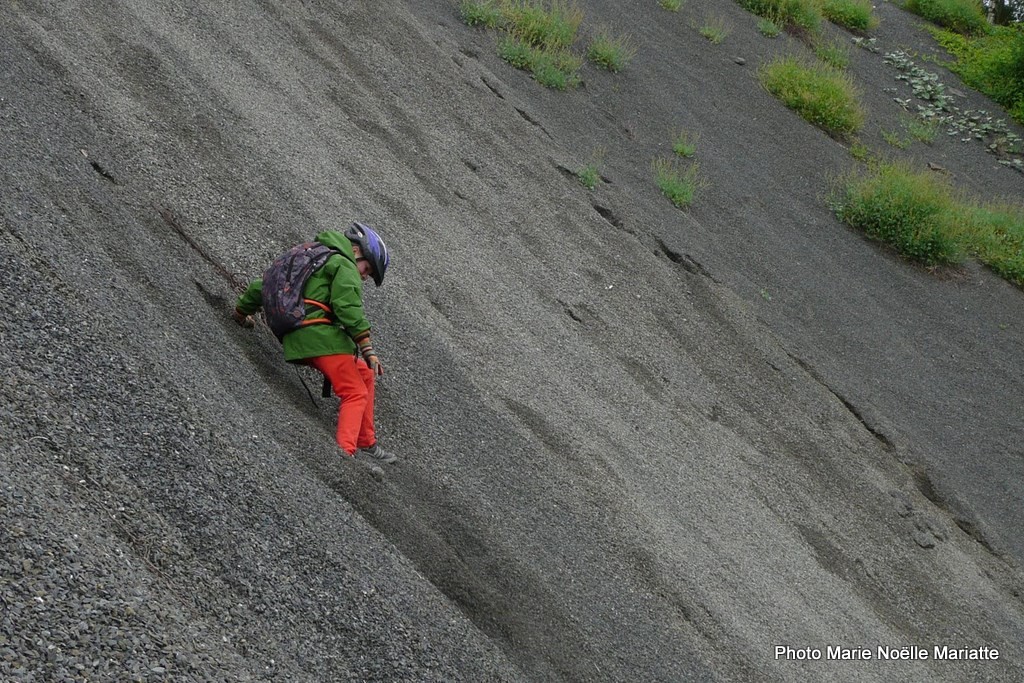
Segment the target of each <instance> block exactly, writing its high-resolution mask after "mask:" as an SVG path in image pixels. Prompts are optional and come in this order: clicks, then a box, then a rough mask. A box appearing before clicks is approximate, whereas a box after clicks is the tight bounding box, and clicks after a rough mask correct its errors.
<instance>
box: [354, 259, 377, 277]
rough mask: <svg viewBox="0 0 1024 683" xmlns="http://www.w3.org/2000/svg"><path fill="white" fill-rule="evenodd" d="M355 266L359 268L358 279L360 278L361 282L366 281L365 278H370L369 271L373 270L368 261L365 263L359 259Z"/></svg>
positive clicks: (364, 260)
mask: <svg viewBox="0 0 1024 683" xmlns="http://www.w3.org/2000/svg"><path fill="white" fill-rule="evenodd" d="M356 266H358V267H359V277H360V278H362V279H363V280H366V278H368V277H370V274H371V271H372V270H373V268H372V267H371V266H370V262H369V261H367V260H366V259H364V258H360V259H359V260H358V261H356Z"/></svg>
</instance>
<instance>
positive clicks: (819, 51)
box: [814, 41, 850, 69]
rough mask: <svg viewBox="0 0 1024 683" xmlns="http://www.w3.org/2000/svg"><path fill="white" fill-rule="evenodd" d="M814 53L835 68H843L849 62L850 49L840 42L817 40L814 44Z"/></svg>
mask: <svg viewBox="0 0 1024 683" xmlns="http://www.w3.org/2000/svg"><path fill="white" fill-rule="evenodd" d="M814 54H815V55H817V57H818V59H820V60H821V61H823V62H825V63H826V64H828V65H829V66H831V67H833V68H835V69H845V68H846V67H847V66H849V64H850V51H849V50H848V49H847V47H846V46H845V45H841V44H840V43H836V42H825V41H818V42H816V43H815V44H814Z"/></svg>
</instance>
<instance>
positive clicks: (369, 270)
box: [352, 245, 373, 282]
mask: <svg viewBox="0 0 1024 683" xmlns="http://www.w3.org/2000/svg"><path fill="white" fill-rule="evenodd" d="M352 252H353V253H354V254H355V256H356V267H357V268H358V269H359V277H360V278H361V279H362V280H363V281H364V282H365V281H366V278H368V277H370V275H372V274H373V266H371V265H370V262H369V261H367V260H366V258H365V257H364V256H363V250H362V249H360V248H359V247H357V246H356V245H352Z"/></svg>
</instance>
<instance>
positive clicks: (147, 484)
mask: <svg viewBox="0 0 1024 683" xmlns="http://www.w3.org/2000/svg"><path fill="white" fill-rule="evenodd" d="M197 5H198V6H197V7H189V8H183V7H181V6H179V5H178V4H175V3H165V2H157V3H152V2H147V3H139V2H131V1H127V0H125V1H123V2H111V3H105V4H104V5H103V6H102V7H97V6H89V7H67V6H65V4H62V3H48V2H35V1H29V2H25V1H23V0H19V2H18V3H16V4H14V5H12V6H11V8H10V10H9V11H8V12H6V13H5V14H4V15H3V16H2V18H0V29H2V30H0V54H2V59H0V70H2V71H0V84H2V85H0V126H2V132H3V135H2V137H0V154H2V158H3V159H4V161H5V163H4V165H3V171H2V173H3V181H2V182H3V188H4V192H3V201H2V205H0V216H2V220H3V231H2V233H0V244H2V251H0V253H2V255H3V259H4V262H3V272H4V273H5V277H4V278H3V280H2V282H3V285H2V286H3V294H4V296H3V302H4V303H3V307H4V315H3V316H0V339H2V340H3V345H4V349H5V353H4V355H3V357H2V363H3V368H2V369H3V375H2V376H3V377H4V380H3V384H2V385H0V386H2V391H3V410H4V413H3V415H2V422H0V424H2V425H3V431H4V439H3V441H4V444H5V447H4V449H3V451H2V452H3V455H2V457H3V462H2V468H3V470H2V471H3V472H4V483H3V489H2V495H3V498H2V500H3V514H4V517H5V524H4V532H3V536H0V543H2V545H3V553H2V558H3V559H2V560H0V562H2V563H3V564H0V570H2V576H3V577H4V582H3V586H2V591H3V592H2V594H0V598H2V600H3V603H4V604H5V612H4V616H3V622H2V623H3V631H2V632H0V635H2V637H3V640H2V641H0V675H2V676H3V677H4V678H12V679H14V680H30V679H31V677H32V676H33V675H34V676H35V677H36V678H37V679H38V678H43V679H46V678H57V674H59V673H60V672H61V671H66V672H68V673H69V675H73V676H81V677H89V678H91V679H93V680H96V679H100V680H103V679H105V680H119V679H121V678H123V677H124V676H125V674H126V673H128V674H137V675H138V677H140V678H150V679H154V680H158V679H163V678H167V679H170V680H190V679H195V680H204V679H211V680H218V679H219V680H282V681H284V680H288V681H292V680H343V679H346V678H348V679H351V680H417V681H418V680H515V679H523V680H630V679H634V678H638V677H639V678H643V679H644V680H680V679H683V680H689V679H698V680H744V679H745V680H795V679H798V678H800V679H802V678H806V677H808V676H810V677H812V678H814V679H816V680H818V679H820V680H843V681H850V680H965V679H983V678H987V679H991V680H1018V679H1019V678H1020V677H1021V676H1022V675H1024V671H1022V666H1021V664H1020V662H1021V661H1024V660H1022V655H1024V647H1022V645H1021V643H1020V639H1019V633H1020V632H1021V628H1022V622H1024V610H1022V605H1021V600H1020V593H1019V591H1020V586H1021V574H1020V571H1019V569H1018V568H1017V566H1016V564H1015V561H1014V559H1013V553H1014V552H1017V550H1019V549H1016V548H1015V547H1014V546H1013V545H1012V543H1013V542H1014V539H1013V537H1012V536H1010V535H1009V534H1007V533H1006V530H1007V529H1012V528H1014V525H1015V523H1016V520H1017V519H1018V516H1019V514H1020V511H1019V509H1018V508H1017V507H1016V505H1015V500H1013V499H1010V500H1007V497H1006V495H1005V493H1003V492H1007V491H1009V492H1012V491H1019V490H1020V481H1021V477H1020V474H1021V473H1020V471H1019V467H1020V460H1019V454H1016V455H1015V454H1014V452H1013V450H1012V449H1013V448H1019V444H1020V443H1021V442H1022V441H1021V438H1020V437H1021V434H1020V429H1021V427H1020V424H1019V420H1015V419H1014V417H1015V416H1019V411H1018V408H1017V406H1019V403H1017V402H1016V401H1017V397H1019V396H1020V389H1021V387H1020V377H1019V373H1017V374H1014V368H1017V367H1019V366H1020V362H1021V360H1022V356H1024V349H1022V345H1021V337H1020V329H1021V328H1020V325H1021V323H1022V322H1024V306H1022V303H1021V296H1020V292H1019V291H1018V290H1015V289H1013V288H1011V287H1009V286H1007V285H1005V283H1002V282H1000V281H998V280H996V279H995V278H994V277H992V276H991V275H990V274H988V273H986V272H984V271H982V270H980V269H971V271H970V272H969V273H968V274H966V275H965V276H963V277H960V278H941V277H936V276H934V275H932V274H929V273H925V272H919V271H917V270H915V269H913V268H911V267H909V266H907V265H906V264H904V263H902V262H900V261H898V260H896V259H894V258H891V257H889V256H888V255H887V254H886V253H885V252H884V251H883V250H881V249H879V248H877V247H876V246H874V245H871V244H869V243H867V242H866V241H864V240H863V239H862V238H861V237H860V236H858V235H856V234H853V233H851V232H850V231H847V230H845V229H844V228H841V227H840V226H839V225H838V224H837V223H836V222H835V220H834V219H833V218H832V217H831V215H830V213H829V212H828V209H827V207H826V206H824V204H823V202H822V201H821V195H822V194H823V190H824V183H823V179H824V178H825V177H826V176H827V175H828V174H830V173H832V172H836V171H840V170H842V169H843V168H845V167H846V166H847V165H848V164H849V163H850V160H849V156H848V154H847V153H846V151H845V150H844V149H843V148H842V146H840V145H838V143H836V142H834V141H832V140H830V139H829V138H827V137H826V136H824V135H823V134H821V133H820V132H818V131H816V130H815V129H813V128H810V127H808V126H806V125H805V124H803V123H802V122H801V121H800V120H799V119H798V118H796V117H795V116H794V115H792V114H790V113H789V112H787V111H786V110H784V109H783V108H782V107H781V106H780V105H778V103H776V102H775V101H774V100H772V99H771V98H770V97H769V96H768V95H767V94H766V93H764V92H763V91H761V90H760V89H759V87H758V86H757V83H756V80H755V77H754V74H753V69H752V67H753V65H754V64H756V62H757V61H758V60H759V59H760V58H762V57H763V56H764V55H766V54H768V53H770V52H772V51H775V50H779V49H801V48H800V46H799V45H797V44H795V43H793V44H789V45H788V46H787V44H786V43H785V42H779V43H769V42H766V41H759V40H758V36H757V34H756V32H755V31H754V28H753V23H752V21H750V19H749V15H746V14H745V13H743V12H742V11H741V10H739V8H738V7H735V6H734V5H733V4H732V3H727V4H725V5H719V4H717V3H716V4H713V3H699V2H693V3H691V5H689V6H688V7H687V12H688V13H689V14H684V15H671V14H669V13H665V12H662V11H661V10H659V9H658V8H657V4H656V3H654V2H652V3H650V5H651V7H649V8H648V7H646V6H645V7H644V8H642V9H639V10H636V11H632V12H630V13H629V15H628V16H624V13H623V12H622V10H621V8H620V6H619V4H618V3H603V2H588V3H585V5H584V6H585V8H586V10H587V13H588V22H591V21H592V22H594V24H595V25H596V24H597V23H599V22H601V21H604V22H608V23H614V24H615V25H616V26H621V27H622V28H623V29H624V30H629V31H631V32H633V33H634V34H636V35H638V36H643V42H642V46H643V47H642V49H641V51H640V52H639V53H638V55H637V57H636V59H635V61H634V64H633V65H632V66H631V68H630V69H629V70H627V71H626V72H625V73H623V74H621V75H618V76H611V75H604V74H598V73H592V72H587V74H586V76H585V77H586V87H585V88H584V89H581V90H578V91H575V92H571V93H553V92H548V91H543V90H541V89H540V88H539V87H538V86H536V85H535V84H534V83H532V82H531V81H529V80H528V79H527V78H526V77H525V76H524V75H523V74H521V73H520V72H516V71H514V70H511V69H510V68H509V67H507V66H506V65H504V64H503V63H501V62H500V61H499V60H498V59H497V58H496V57H495V56H494V55H493V36H492V35H490V34H487V33H482V32H478V31H473V30H471V29H468V28H466V27H464V26H462V25H461V24H459V22H458V20H457V16H456V14H455V11H454V9H453V7H452V5H451V4H449V3H448V2H442V1H438V2H410V3H404V4H400V5H397V6H391V4H389V3H372V4H371V3H366V4H362V3H304V4H302V5H300V6H294V5H287V4H284V3H274V2H268V1H256V2H242V3H233V4H231V5H230V6H229V7H222V6H221V3H197ZM703 11H708V12H710V11H714V12H720V13H722V14H724V15H726V16H727V17H728V19H729V21H730V22H731V23H732V25H733V27H734V33H733V36H732V38H731V39H730V40H731V41H735V42H734V43H733V45H737V46H742V47H743V49H744V54H743V55H741V56H744V57H745V58H746V60H747V63H748V65H749V66H745V67H744V66H740V65H738V64H736V62H735V61H734V60H733V57H734V56H735V55H734V54H733V52H734V51H726V50H727V49H728V47H729V43H728V42H727V43H726V44H724V45H723V46H720V47H719V48H713V47H712V46H710V45H709V44H707V43H706V42H704V41H703V39H702V38H700V36H699V35H698V34H697V33H696V31H694V30H693V28H692V26H691V23H689V22H692V21H699V18H700V17H701V14H700V12H703ZM880 11H882V12H884V13H885V15H884V20H885V22H886V24H883V26H896V27H899V28H888V29H886V30H890V31H893V33H892V34H891V35H892V36H898V35H903V34H906V35H909V34H910V32H911V29H912V24H913V22H912V21H910V20H909V18H908V17H906V16H905V15H902V14H900V13H899V12H898V11H896V10H895V9H894V8H891V7H889V6H885V7H882V8H880ZM880 31H881V29H880ZM737 49H738V48H737ZM855 62H856V64H855V66H854V69H855V70H856V73H857V74H858V77H860V78H861V79H862V80H863V81H865V82H867V83H872V84H877V83H878V81H879V80H880V79H883V78H887V76H886V75H885V74H886V72H885V67H884V65H883V64H882V63H881V60H880V58H879V57H878V56H876V55H871V54H869V53H864V54H863V55H860V54H857V55H855ZM888 77H891V76H888ZM889 85H890V84H889V83H888V82H886V83H885V85H884V86H878V85H874V86H872V87H875V88H877V89H878V91H879V92H874V91H872V92H874V95H873V97H871V98H870V102H871V103H872V106H873V109H872V111H873V112H874V114H873V115H874V116H877V117H879V119H878V120H884V119H883V118H882V117H884V116H894V115H895V112H892V113H890V114H887V113H886V111H887V110H886V109H885V108H884V107H886V106H889V100H891V97H889V96H888V95H886V94H884V93H882V92H881V88H882V87H889ZM678 127H685V128H690V129H693V130H695V131H697V132H699V133H700V135H701V157H700V159H701V163H702V168H703V169H704V173H705V174H706V177H707V178H708V180H709V186H708V188H707V190H706V192H705V194H704V195H702V197H701V199H700V200H699V201H698V203H697V204H696V205H695V207H694V208H693V209H692V210H691V211H690V212H688V213H683V212H679V211H677V210H675V209H673V208H672V207H671V206H670V205H669V204H668V203H667V202H666V201H664V199H663V198H661V197H660V196H659V195H658V194H657V190H656V188H654V187H653V186H652V184H651V182H650V180H649V176H650V171H649V164H650V159H651V158H652V157H653V156H654V155H655V154H657V153H663V152H665V151H667V148H668V145H669V144H670V140H671V135H672V133H673V132H674V130H675V129H676V128H678ZM598 146H600V147H603V148H605V149H606V155H605V159H606V167H605V168H603V169H602V171H603V173H604V174H605V175H606V177H607V179H608V180H609V181H610V182H608V183H606V184H604V185H602V187H601V188H600V189H599V190H598V191H597V192H596V193H594V194H591V193H588V192H587V191H585V190H584V189H583V188H582V187H581V186H579V184H578V183H577V182H576V181H575V180H574V179H573V178H570V177H567V175H569V174H570V173H569V172H571V171H572V170H574V169H575V168H576V167H577V166H578V165H580V164H581V163H582V162H583V161H584V160H585V159H586V158H587V157H588V156H589V155H590V154H591V153H592V152H593V150H594V149H595V148H596V147H598ZM937 149H938V151H936V152H934V153H936V154H942V155H943V157H942V160H941V163H943V164H944V165H946V166H947V167H949V168H951V169H954V171H955V172H956V173H957V177H958V178H963V179H964V180H965V182H969V183H971V184H973V185H974V186H976V187H977V188H978V189H979V191H985V192H988V191H991V189H992V188H994V187H1006V188H1009V189H1010V190H1013V189H1014V188H1017V187H1019V186H1020V182H1021V181H1020V176H1019V175H1015V174H1014V173H1013V172H1012V171H1009V170H1007V169H1003V168H999V167H994V168H993V166H994V165H993V164H992V163H991V160H990V159H988V158H987V157H985V156H984V154H983V153H979V155H978V156H977V157H970V156H969V155H968V154H964V153H963V152H961V151H960V150H959V149H957V150H955V151H954V150H952V149H950V150H945V149H944V148H937ZM911 153H913V150H912V151H911ZM956 164H962V165H961V166H957V165H956ZM988 174H991V175H988ZM353 218H359V219H363V220H366V221H367V222H369V223H371V224H374V225H377V226H378V227H380V228H381V230H382V231H383V232H384V233H385V235H386V236H387V238H388V242H389V245H390V246H391V247H392V249H393V250H394V253H395V263H394V268H393V270H392V271H390V272H389V275H388V282H387V285H386V286H385V287H384V288H382V289H380V290H375V291H370V292H367V298H368V308H369V310H370V314H371V319H372V320H373V321H374V322H375V338H376V339H377V343H376V345H377V346H378V348H379V350H380V352H381V354H382V357H383V360H384V362H385V364H386V366H387V369H388V375H387V376H386V377H385V378H384V379H383V381H382V382H381V385H380V389H379V392H380V396H379V414H380V423H381V433H382V438H383V439H384V440H385V441H386V443H387V444H388V445H389V446H391V447H392V448H394V450H395V451H396V452H398V453H399V454H400V455H401V457H402V461H401V462H400V464H398V465H397V466H395V467H393V468H392V469H390V470H389V472H388V474H387V475H386V477H385V479H384V480H383V481H377V480H375V479H374V478H373V477H371V476H370V475H369V473H368V472H367V471H366V470H365V469H362V468H360V467H358V466H355V465H353V464H352V463H349V462H344V461H341V460H340V459H339V457H338V454H337V451H336V449H335V448H334V447H333V444H332V443H331V434H332V431H333V412H334V409H335V406H334V405H333V403H332V402H330V401H323V402H319V403H317V404H313V403H311V402H310V400H309V398H308V397H307V395H306V389H304V387H303V383H302V381H300V380H301V379H304V380H305V381H306V383H307V384H309V385H310V386H313V385H314V383H315V377H313V376H312V375H310V374H309V373H306V372H305V371H302V372H298V371H296V370H294V369H292V368H288V367H286V366H284V364H283V363H282V362H281V360H280V352H279V349H278V347H277V343H276V341H274V340H273V338H272V337H271V336H270V334H269V333H268V332H267V330H266V329H265V328H262V327H260V328H258V329H257V330H256V331H254V332H248V331H243V330H241V329H239V328H237V327H236V326H234V324H233V323H231V322H230V320H229V319H228V318H227V313H228V311H229V310H230V305H231V301H232V299H233V297H234V295H235V293H236V291H237V287H238V286H239V285H240V284H241V283H242V282H243V281H244V280H245V279H246V278H248V277H252V276H255V275H256V274H258V273H259V272H260V269H261V268H262V267H263V266H264V265H265V264H266V262H267V261H268V260H269V259H270V258H272V257H273V256H274V255H275V254H276V253H278V252H279V251H280V250H281V249H282V248H284V247H286V246H288V245H289V244H290V243H292V242H294V241H295V240H297V239H300V238H306V237H308V236H309V235H310V234H311V233H313V232H315V231H316V230H319V229H322V228H324V227H330V226H338V225H341V224H344V223H345V222H347V221H349V220H351V219H353ZM762 293H764V294H765V295H767V296H762ZM769 299H770V300H769ZM1000 325H1005V326H1006V329H1005V330H1004V329H1002V328H1000V327H999V326H1000ZM1003 332H1005V334H1003ZM880 339H884V340H885V341H886V343H885V344H884V345H883V344H880V343H879V341H878V340H880ZM951 356H955V358H952V357H951ZM982 368H983V369H984V374H981V373H980V372H979V369H982ZM958 399H959V400H958ZM1015 411H1017V412H1015ZM943 420H946V421H945V422H944V421H943ZM947 424H948V425H949V426H948V427H947V426H946V425H947ZM960 463H970V464H971V467H970V468H966V467H964V466H963V465H962V464H960ZM1013 467H1016V468H1018V469H1016V470H1014V469H1012V468H1013ZM996 482H998V483H999V484H1000V485H1002V486H1004V487H1006V488H1004V489H1003V490H1002V492H1001V491H1000V490H999V489H998V488H997V487H996ZM955 506H962V507H963V509H962V510H961V509H959V508H957V509H953V508H954V507H955ZM1001 525H1005V526H1001ZM961 527H966V528H967V529H969V530H970V531H972V534H973V535H972V534H968V533H966V532H965V531H964V529H963V528H961ZM978 538H981V539H983V540H984V541H985V543H987V544H988V546H990V547H986V546H985V545H983V544H981V543H979V542H978ZM1017 542H1019V541H1017ZM993 550H995V552H993ZM779 645H788V646H792V647H794V648H801V647H820V648H824V647H826V646H827V645H840V646H845V647H851V648H852V647H868V648H871V649H872V650H874V648H875V647H877V646H879V645H883V646H892V647H904V646H921V647H926V648H929V649H930V648H931V647H932V646H935V645H949V646H951V647H981V646H990V647H996V648H998V649H999V650H1000V658H999V659H998V660H996V661H981V662H948V661H941V662H937V661H934V660H932V659H929V660H924V661H921V660H917V661H903V662H898V663H892V662H879V661H859V662H842V661H821V662H810V663H807V662H796V661H785V660H784V659H778V658H776V657H775V656H774V652H775V650H774V648H775V647H776V646H779ZM79 666H81V667H82V668H80V669H79V668H78V667H79Z"/></svg>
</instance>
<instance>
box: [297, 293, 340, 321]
mask: <svg viewBox="0 0 1024 683" xmlns="http://www.w3.org/2000/svg"><path fill="white" fill-rule="evenodd" d="M302 301H303V302H304V303H306V304H309V305H310V306H316V307H317V308H319V309H321V310H322V311H323V312H324V313H326V314H327V315H330V316H333V315H334V311H332V310H331V307H330V306H328V305H327V304H325V303H323V302H320V301H317V300H316V299H303V300H302ZM331 322H332V321H331V319H330V318H310V319H309V320H303V321H302V322H300V323H299V327H306V326H307V325H317V324H323V323H327V324H330V323H331Z"/></svg>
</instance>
